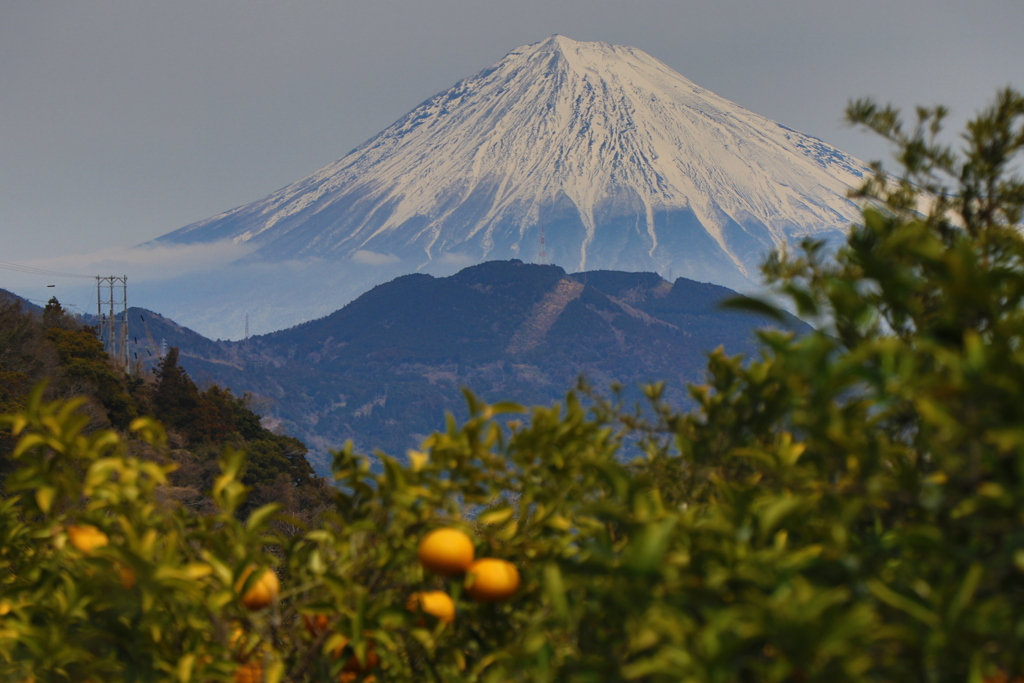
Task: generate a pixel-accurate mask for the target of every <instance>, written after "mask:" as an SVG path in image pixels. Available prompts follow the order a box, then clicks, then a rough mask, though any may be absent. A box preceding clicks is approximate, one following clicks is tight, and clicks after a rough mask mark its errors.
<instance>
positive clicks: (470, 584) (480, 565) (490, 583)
mask: <svg viewBox="0 0 1024 683" xmlns="http://www.w3.org/2000/svg"><path fill="white" fill-rule="evenodd" d="M466 578H467V579H468V580H467V582H466V592H467V593H469V595H470V597H472V598H473V599H474V600H479V601H480V602H501V601H502V600H507V599H509V598H510V597H512V596H513V595H514V594H515V592H516V591H517V590H518V589H519V570H518V569H516V567H515V565H514V564H512V563H511V562H507V561H505V560H498V559H495V558H493V557H485V558H483V559H480V560H477V561H476V562H474V563H473V564H472V565H470V567H469V569H468V570H466Z"/></svg>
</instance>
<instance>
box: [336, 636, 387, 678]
mask: <svg viewBox="0 0 1024 683" xmlns="http://www.w3.org/2000/svg"><path fill="white" fill-rule="evenodd" d="M379 664H380V655H378V654H377V653H376V651H374V649H373V644H372V643H371V644H370V646H369V647H368V648H367V649H366V661H365V662H360V661H359V658H358V657H356V656H355V655H352V656H351V657H349V658H348V661H347V662H345V666H344V667H342V669H341V670H342V672H343V673H344V672H351V673H357V674H363V673H366V672H367V671H370V670H371V669H376V668H377V666H378V665H379Z"/></svg>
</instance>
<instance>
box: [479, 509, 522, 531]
mask: <svg viewBox="0 0 1024 683" xmlns="http://www.w3.org/2000/svg"><path fill="white" fill-rule="evenodd" d="M514 514H515V509H514V508H513V507H512V506H510V505H503V506H501V507H499V508H495V509H493V510H489V511H487V512H484V513H483V514H481V515H480V516H479V517H478V518H477V522H479V523H480V524H483V525H485V526H486V525H491V524H504V523H505V522H507V521H508V520H509V519H510V518H511V517H512V515H514Z"/></svg>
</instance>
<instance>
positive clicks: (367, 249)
mask: <svg viewBox="0 0 1024 683" xmlns="http://www.w3.org/2000/svg"><path fill="white" fill-rule="evenodd" d="M867 173H869V170H868V168H867V165H866V164H864V163H863V162H861V161H859V160H857V159H855V158H853V157H851V156H850V155H848V154H845V153H843V152H841V151H840V150H838V149H836V148H834V147H832V146H830V145H828V144H826V143H825V142H822V141H821V140H819V139H817V138H814V137H811V136H808V135H804V134H802V133H799V132H797V131H795V130H792V129H790V128H787V127H785V126H783V125H781V124H778V123H775V122H773V121H770V120H769V119H766V118H765V117H763V116H760V115H758V114H755V113H752V112H750V111H747V110H745V109H743V108H741V107H740V106H738V105H736V104H734V103H732V102H730V101H728V100H726V99H724V98H722V97H719V96H718V95H716V94H714V93H712V92H710V91H708V90H705V89H704V88H701V87H700V86H698V85H696V84H694V83H692V82H691V81H689V80H687V79H686V78H684V77H683V76H681V75H679V74H678V73H676V72H675V71H673V70H672V69H670V68H669V67H668V66H666V65H665V64H663V63H662V62H660V61H658V60H657V59H655V58H653V57H651V56H650V55H648V54H646V53H644V52H642V51H641V50H638V49H635V48H631V47H622V46H617V45H610V44H607V43H597V42H578V41H575V40H571V39H569V38H566V37H564V36H558V35H556V36H553V37H551V38H548V39H547V40H544V41H542V42H539V43H535V44H532V45H527V46H524V47H520V48H517V49H515V50H513V51H512V52H510V53H509V54H508V55H506V56H505V57H504V58H503V59H502V60H501V61H499V62H498V63H497V64H494V65H493V66H491V67H489V68H487V69H485V70H483V71H481V72H479V73H477V74H476V75H473V76H470V77H469V78H466V79H465V80H462V81H460V82H459V83H457V84H455V85H454V86H453V87H452V88H450V89H449V90H447V91H445V92H442V93H440V94H438V95H436V96H434V97H432V98H430V99H429V100H427V101H426V102H424V103H422V104H421V105H419V106H418V107H416V108H415V109H413V110H412V111H411V112H409V113H408V114H406V115H405V116H404V117H402V118H401V119H400V120H398V121H396V122H395V123H394V124H392V125H391V126H389V127H388V128H386V129H385V130H383V131H382V132H381V133H379V134H378V135H377V136H375V137H373V138H372V139H370V140H369V141H367V142H366V143H364V144H363V145H361V146H360V147H357V148H356V149H354V150H352V151H351V152H349V153H348V154H346V155H345V156H343V157H342V158H341V159H339V160H338V161H336V162H334V163H333V164H331V165H329V166H327V167H326V168H323V169H321V170H320V171H317V172H316V173H314V174H312V175H310V176H308V177H306V178H304V179H302V180H299V181H298V182H295V183H293V184H291V185H289V186H287V187H285V188H283V189H281V190H278V191H277V192H274V193H272V194H271V195H269V196H267V197H265V198H263V199H260V200H258V201H255V202H253V203H251V204H248V205H245V206H241V207H238V208H235V209H232V210H230V211H226V212H224V213H222V214H220V215H217V216H214V217H212V218H209V219H207V220H203V221H200V222H198V223H194V224H192V225H188V226H186V227H184V228H181V229H180V230H177V231H174V232H171V233H169V234H167V235H164V236H163V237H160V238H158V240H157V241H156V243H157V244H196V243H212V242H220V241H224V240H230V241H231V242H234V243H235V244H237V245H239V246H242V247H245V248H246V250H247V256H246V257H245V258H244V259H243V260H244V262H245V263H248V264H252V265H254V266H259V267H262V268H264V269H266V268H269V267H270V265H271V264H275V263H277V264H280V263H286V262H287V263H291V264H301V263H315V264H319V266H318V270H317V271H316V277H315V279H316V280H317V281H318V282H321V284H322V285H323V286H322V287H320V289H321V290H322V292H324V293H322V294H316V293H314V295H313V296H309V295H306V296H304V297H302V298H301V299H297V298H296V297H295V296H294V295H293V292H291V291H290V290H292V289H293V288H291V287H290V285H288V284H287V283H285V282H284V281H283V280H282V278H284V276H283V275H280V273H284V272H290V273H296V275H295V277H299V278H302V279H304V280H305V282H304V284H303V286H304V287H305V288H306V290H307V292H308V291H309V290H310V279H311V278H310V277H309V276H310V274H311V273H303V272H302V268H300V267H298V266H294V265H293V267H292V268H291V270H288V271H277V272H278V274H277V275H274V276H273V277H271V278H269V280H268V279H267V278H263V282H264V284H263V285H262V289H261V291H260V292H259V294H258V298H259V308H260V309H261V317H258V318H257V321H258V325H259V326H260V327H263V328H265V329H274V328H275V325H276V326H282V324H294V323H297V322H300V321H301V320H302V319H308V318H312V317H316V316H319V315H325V314H326V313H329V312H330V311H333V310H335V309H337V308H340V306H341V305H342V304H344V303H346V302H347V301H348V300H351V299H352V298H354V297H355V296H357V295H358V294H359V293H361V291H362V290H365V289H366V288H368V287H369V286H372V285H374V284H378V283H380V282H383V281H386V280H388V279H390V278H391V277H394V276H395V275H396V274H399V273H401V272H414V271H421V272H433V273H436V274H448V273H450V272H454V271H455V270H457V269H458V268H461V267H464V266H465V265H467V264H470V263H478V262H482V261H485V260H494V259H510V258H518V259H522V260H524V261H527V262H530V261H542V262H547V263H552V264H557V265H560V266H562V267H564V268H565V269H567V270H569V271H583V270H598V269H614V270H628V271H655V272H658V273H661V274H663V275H667V274H670V273H671V274H673V275H675V276H684V277H687V278H690V279H694V280H699V281H705V282H711V283H715V284H719V285H724V286H728V287H732V288H734V289H741V290H742V289H746V290H749V289H751V288H752V287H755V286H756V283H757V282H758V270H757V269H758V266H759V265H760V263H761V261H762V260H763V258H764V256H765V255H766V253H767V252H768V251H769V250H770V249H772V248H775V247H779V246H781V245H782V244H783V243H785V242H787V241H790V240H792V239H794V238H797V237H799V236H802V235H812V236H815V237H819V238H822V239H825V240H826V241H829V242H837V241H838V240H841V239H842V238H843V237H844V236H845V233H846V230H847V227H848V226H849V224H850V223H851V222H853V221H855V220H857V219H858V217H859V215H860V213H859V210H858V207H857V205H856V204H855V203H854V202H852V201H851V200H850V199H848V198H847V194H848V192H849V190H850V189H851V188H854V187H857V186H859V185H860V183H861V181H862V179H863V177H864V176H865V174H867ZM346 264H347V265H346ZM346 268H347V269H346ZM263 272H266V271H265V270H264V271H263ZM331 273H333V274H334V275H331ZM332 277H333V278H334V279H333V281H331V278H332ZM324 278H327V280H328V281H324ZM269 282H273V283H274V284H273V285H272V286H271V285H270V284H268V283H269ZM342 283H344V286H343V285H342ZM354 283H355V284H354ZM357 286H358V291H357V290H356V289H354V288H355V287H357ZM345 287H348V288H349V289H350V290H351V291H345ZM246 292H250V294H249V296H252V294H251V289H250V288H249V287H247V286H241V285H237V283H236V285H235V286H230V287H224V288H222V296H223V297H227V298H231V297H234V298H235V299H237V298H238V297H240V296H243V295H244V294H245V293H246ZM326 292H330V295H328V294H326ZM296 301H302V303H301V305H297V304H296ZM167 308H169V307H167V306H165V310H166V309H167ZM214 308H215V309H216V306H215V307H214ZM226 310H231V311H233V312H234V315H236V316H238V315H242V314H243V313H244V310H245V304H239V303H237V301H236V302H235V303H231V304H230V305H229V302H228V301H227V300H226V299H225V301H224V302H223V305H222V306H221V310H220V312H219V313H218V312H216V311H215V312H214V313H212V315H214V316H217V317H218V318H221V319H223V315H224V313H223V312H224V311H226ZM168 312H169V313H176V314H177V315H178V317H179V318H184V319H186V320H187V319H188V317H189V316H186V315H182V312H180V311H177V312H176V311H173V310H171V311H168ZM286 314H287V315H286ZM289 315H290V316H292V318H293V319H288V316H289ZM294 318H297V319H294ZM189 322H191V323H192V324H193V325H195V326H197V327H198V328H200V329H204V326H203V325H202V324H201V323H199V322H197V321H196V320H195V319H194V316H193V319H192V320H191V321H189ZM239 327H240V326H237V321H236V327H235V328H234V329H235V330H238V329H239ZM204 331H206V332H208V333H209V332H210V331H214V330H213V329H212V328H211V326H210V325H207V326H206V327H205V329H204ZM229 336H230V335H229Z"/></svg>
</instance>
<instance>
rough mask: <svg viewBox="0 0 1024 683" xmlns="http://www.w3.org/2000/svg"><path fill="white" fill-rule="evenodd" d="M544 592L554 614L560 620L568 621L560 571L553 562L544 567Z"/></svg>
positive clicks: (567, 607) (567, 602)
mask: <svg viewBox="0 0 1024 683" xmlns="http://www.w3.org/2000/svg"><path fill="white" fill-rule="evenodd" d="M544 592H545V593H546V594H547V596H548V600H550V601H551V607H552V608H553V609H554V610H555V614H556V615H557V616H558V617H559V618H560V619H568V618H569V601H568V599H567V598H566V596H565V582H564V581H563V580H562V570H561V569H559V567H558V565H557V564H555V563H554V562H548V563H547V564H546V565H544Z"/></svg>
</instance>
